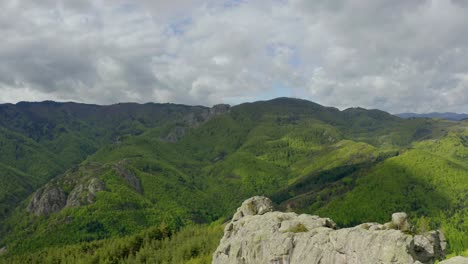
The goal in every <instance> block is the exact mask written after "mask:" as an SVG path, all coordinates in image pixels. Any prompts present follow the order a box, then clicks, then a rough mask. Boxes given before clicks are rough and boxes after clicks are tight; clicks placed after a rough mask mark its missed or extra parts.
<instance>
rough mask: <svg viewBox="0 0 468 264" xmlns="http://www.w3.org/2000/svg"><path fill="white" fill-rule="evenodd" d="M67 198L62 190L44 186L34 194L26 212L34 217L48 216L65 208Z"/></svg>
mask: <svg viewBox="0 0 468 264" xmlns="http://www.w3.org/2000/svg"><path fill="white" fill-rule="evenodd" d="M66 201H67V197H66V195H65V193H64V192H63V190H62V189H60V188H59V187H56V186H46V187H44V188H41V189H39V190H38V191H36V192H35V193H34V196H33V198H32V199H31V201H30V202H29V205H28V208H27V210H28V211H29V212H31V213H34V214H35V215H49V214H51V213H53V212H57V211H60V210H62V208H63V207H65V205H66Z"/></svg>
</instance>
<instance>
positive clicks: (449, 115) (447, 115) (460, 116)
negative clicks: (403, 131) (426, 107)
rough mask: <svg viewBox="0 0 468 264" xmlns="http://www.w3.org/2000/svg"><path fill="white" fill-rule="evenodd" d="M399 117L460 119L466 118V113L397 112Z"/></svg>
mask: <svg viewBox="0 0 468 264" xmlns="http://www.w3.org/2000/svg"><path fill="white" fill-rule="evenodd" d="M397 116H399V117H401V118H440V119H446V120H453V121H460V120H463V119H467V118H468V114H457V113H450V112H448V113H427V114H416V113H401V114H397Z"/></svg>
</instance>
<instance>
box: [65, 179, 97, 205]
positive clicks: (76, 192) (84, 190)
mask: <svg viewBox="0 0 468 264" xmlns="http://www.w3.org/2000/svg"><path fill="white" fill-rule="evenodd" d="M104 190H106V185H105V183H104V181H103V180H101V179H98V178H92V179H91V180H90V181H89V182H88V183H87V184H78V185H77V186H76V187H75V188H74V189H73V190H72V191H71V192H70V194H69V195H68V197H67V203H66V206H65V207H74V206H82V205H87V204H92V203H94V202H95V201H96V193H97V192H100V191H104Z"/></svg>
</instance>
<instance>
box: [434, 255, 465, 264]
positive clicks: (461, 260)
mask: <svg viewBox="0 0 468 264" xmlns="http://www.w3.org/2000/svg"><path fill="white" fill-rule="evenodd" d="M439 264H468V258H465V257H461V256H458V257H454V258H451V259H447V260H444V261H441V262H439Z"/></svg>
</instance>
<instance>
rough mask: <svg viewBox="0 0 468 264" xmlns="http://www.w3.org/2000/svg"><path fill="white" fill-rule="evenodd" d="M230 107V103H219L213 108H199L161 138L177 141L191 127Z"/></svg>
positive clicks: (224, 111)
mask: <svg viewBox="0 0 468 264" xmlns="http://www.w3.org/2000/svg"><path fill="white" fill-rule="evenodd" d="M230 109H231V106H230V105H228V104H217V105H214V106H213V107H212V108H203V109H198V110H199V111H194V112H192V113H190V114H188V115H186V116H185V117H184V118H183V120H182V122H181V123H180V124H178V125H176V126H175V127H174V128H172V129H171V130H170V131H169V132H168V133H167V135H165V136H162V137H160V140H162V141H166V142H172V143H175V142H177V141H179V140H180V139H181V138H182V137H183V136H185V134H186V132H187V130H188V129H189V128H195V127H198V126H199V125H201V124H203V123H204V122H207V121H208V120H210V119H212V118H213V117H216V116H219V115H222V114H224V113H227V112H229V110H230Z"/></svg>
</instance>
